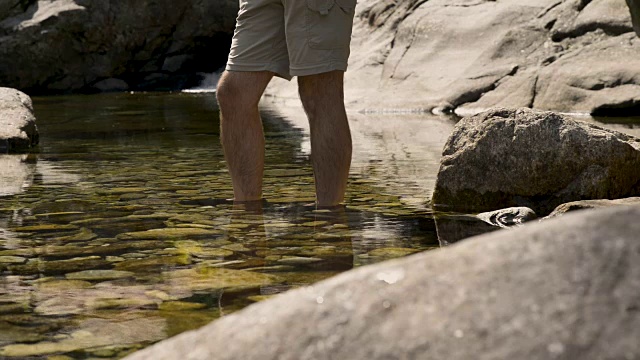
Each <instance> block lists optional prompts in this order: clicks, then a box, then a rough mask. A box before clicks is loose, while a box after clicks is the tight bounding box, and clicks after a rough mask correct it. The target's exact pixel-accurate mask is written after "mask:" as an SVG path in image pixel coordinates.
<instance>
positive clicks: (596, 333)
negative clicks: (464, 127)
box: [126, 207, 640, 360]
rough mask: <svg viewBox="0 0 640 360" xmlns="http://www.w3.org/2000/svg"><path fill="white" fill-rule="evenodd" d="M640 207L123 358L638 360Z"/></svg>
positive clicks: (473, 245) (588, 215)
mask: <svg viewBox="0 0 640 360" xmlns="http://www.w3.org/2000/svg"><path fill="white" fill-rule="evenodd" d="M639 216H640V207H628V208H627V207H625V208H615V209H607V210H604V211H588V212H583V213H580V214H575V215H573V214H572V215H567V216H566V217H563V218H562V219H556V220H550V221H548V222H545V223H537V224H530V225H525V226H522V227H520V228H518V229H514V230H501V231H498V232H495V233H492V234H488V235H483V236H479V237H476V238H473V239H470V240H467V241H464V242H462V243H460V244H456V245H453V246H451V247H447V248H444V249H441V250H435V251H430V252H426V253H421V254H417V255H414V256H411V257H408V258H404V259H399V260H393V261H389V262H385V263H381V264H377V265H372V266H366V267H362V268H359V269H356V270H353V271H349V272H347V273H344V274H342V275H339V276H337V277H334V278H332V279H329V280H327V281H323V282H321V283H318V284H317V285H314V286H311V287H306V288H303V289H298V290H294V291H290V292H288V293H285V294H283V295H280V296H277V297H275V298H274V299H270V300H267V301H264V302H261V303H258V304H256V305H252V306H250V307H248V308H246V309H244V310H242V311H240V312H237V313H234V314H231V315H229V316H225V317H223V318H222V319H220V320H217V321H215V322H213V323H211V324H209V325H207V326H205V327H203V328H201V329H199V330H196V331H191V332H187V333H184V334H181V335H179V336H177V337H175V338H173V339H169V340H167V341H163V342H160V343H159V344H156V345H154V346H151V347H150V348H148V349H145V350H142V351H140V352H138V353H135V354H133V355H131V356H129V357H127V358H126V359H128V360H141V359H154V360H160V359H190V360H196V359H220V360H223V359H244V360H252V359H260V360H267V359H351V360H360V359H362V360H364V359H449V360H456V359H461V360H462V359H464V360H467V359H478V360H484V359H638V358H639V357H640V342H638V341H637V339H638V338H640V311H638V309H639V308H640V242H639V241H638V238H637V234H638V232H640V222H638V221H637V219H638V217H639Z"/></svg>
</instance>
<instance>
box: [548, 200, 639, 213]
mask: <svg viewBox="0 0 640 360" xmlns="http://www.w3.org/2000/svg"><path fill="white" fill-rule="evenodd" d="M630 205H640V197H630V198H624V199H616V200H608V199H598V200H580V201H572V202H568V203H566V204H562V205H559V206H558V207H557V208H555V209H554V210H553V211H552V212H551V214H549V215H548V216H547V217H546V218H553V217H556V216H560V215H564V214H566V213H568V212H571V211H576V210H585V209H596V208H608V207H613V206H630Z"/></svg>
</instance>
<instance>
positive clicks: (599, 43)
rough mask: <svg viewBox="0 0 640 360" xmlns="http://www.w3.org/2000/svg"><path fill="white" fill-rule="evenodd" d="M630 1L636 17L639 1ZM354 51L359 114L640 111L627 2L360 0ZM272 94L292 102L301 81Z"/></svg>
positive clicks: (353, 96)
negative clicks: (496, 109)
mask: <svg viewBox="0 0 640 360" xmlns="http://www.w3.org/2000/svg"><path fill="white" fill-rule="evenodd" d="M627 1H628V2H629V5H631V8H632V12H633V13H634V14H635V15H634V16H635V17H636V19H637V17H638V16H639V15H640V9H638V8H639V5H638V0H627ZM634 9H635V10H634ZM637 26H638V25H636V28H637ZM351 54H352V55H351V59H350V62H349V70H348V71H347V73H346V75H345V76H346V77H345V78H346V99H347V102H348V107H350V108H353V109H354V110H365V111H384V112H388V111H398V110H400V111H402V110H406V109H410V110H415V111H435V112H444V111H455V112H456V113H458V114H459V115H463V116H464V115H470V114H475V113H478V112H481V111H484V110H486V109H489V108H492V107H497V106H499V107H533V108H539V109H545V110H554V111H565V112H582V113H596V114H615V113H620V112H626V113H631V114H633V113H635V114H638V112H639V110H638V104H639V103H640V77H639V76H638V75H637V74H638V71H637V69H638V68H640V39H638V38H636V36H635V34H634V33H633V26H632V22H631V17H630V16H629V9H628V8H627V5H626V4H625V0H537V1H523V0H507V1H489V0H429V1H417V0H408V1H390V0H361V1H359V2H358V6H357V14H356V22H355V28H354V36H353V39H352V51H351ZM573 85H575V88H572V87H571V86H573ZM268 91H269V92H270V93H271V94H273V95H276V97H281V98H295V97H296V89H295V83H294V84H288V83H286V82H284V81H279V80H277V81H274V82H273V84H272V85H271V86H270V87H269V89H268Z"/></svg>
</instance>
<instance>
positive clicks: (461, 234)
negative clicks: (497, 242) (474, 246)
mask: <svg viewBox="0 0 640 360" xmlns="http://www.w3.org/2000/svg"><path fill="white" fill-rule="evenodd" d="M435 225H436V229H437V233H438V241H439V242H440V246H447V245H450V244H453V243H456V242H459V241H461V240H464V239H467V238H470V237H472V236H476V235H482V234H486V233H489V232H493V231H496V230H500V229H501V228H499V227H497V226H492V225H489V224H487V223H486V222H484V221H482V220H480V219H478V218H477V217H475V216H472V215H465V214H458V215H451V214H438V215H436V216H435Z"/></svg>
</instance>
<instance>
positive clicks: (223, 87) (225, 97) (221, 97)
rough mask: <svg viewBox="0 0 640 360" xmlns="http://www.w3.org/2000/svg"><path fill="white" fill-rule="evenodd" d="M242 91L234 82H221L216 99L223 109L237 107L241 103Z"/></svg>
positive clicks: (223, 80) (217, 88)
mask: <svg viewBox="0 0 640 360" xmlns="http://www.w3.org/2000/svg"><path fill="white" fill-rule="evenodd" d="M240 94H241V91H240V89H239V86H238V84H236V83H235V82H234V81H233V80H225V79H224V78H223V79H221V80H220V82H219V83H218V86H217V87H216V99H217V100H218V106H220V108H221V109H225V108H229V107H237V105H238V103H239V102H240Z"/></svg>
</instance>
